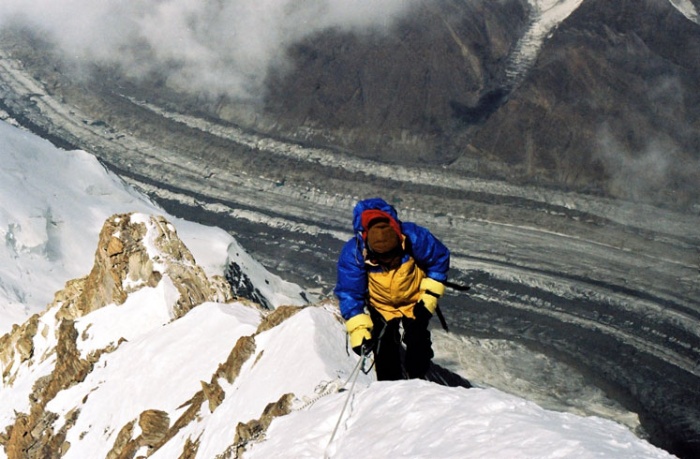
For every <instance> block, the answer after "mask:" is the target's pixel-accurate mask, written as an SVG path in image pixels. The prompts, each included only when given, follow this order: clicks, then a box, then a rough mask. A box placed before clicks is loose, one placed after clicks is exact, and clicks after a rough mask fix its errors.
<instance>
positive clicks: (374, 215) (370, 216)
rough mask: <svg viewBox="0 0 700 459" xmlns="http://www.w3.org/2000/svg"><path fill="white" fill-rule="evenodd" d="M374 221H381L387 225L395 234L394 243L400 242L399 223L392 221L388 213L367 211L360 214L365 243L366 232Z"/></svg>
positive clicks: (376, 210) (375, 210) (374, 210)
mask: <svg viewBox="0 0 700 459" xmlns="http://www.w3.org/2000/svg"><path fill="white" fill-rule="evenodd" d="M375 220H382V221H386V222H387V223H389V225H390V226H391V229H393V230H394V232H395V233H396V236H397V239H396V241H401V226H399V222H397V221H396V220H395V219H393V218H392V217H391V215H389V214H388V213H386V212H384V211H381V210H378V209H367V210H365V211H364V212H362V237H363V238H364V240H365V241H367V232H368V231H369V228H370V226H372V223H373V222H374V221H375ZM392 239H393V238H392Z"/></svg>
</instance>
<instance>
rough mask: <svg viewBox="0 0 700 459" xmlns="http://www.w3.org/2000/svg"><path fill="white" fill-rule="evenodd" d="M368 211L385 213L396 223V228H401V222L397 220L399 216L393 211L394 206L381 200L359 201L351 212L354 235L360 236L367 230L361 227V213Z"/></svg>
mask: <svg viewBox="0 0 700 459" xmlns="http://www.w3.org/2000/svg"><path fill="white" fill-rule="evenodd" d="M369 209H376V210H381V211H382V212H384V213H386V214H387V215H389V216H390V217H391V218H393V219H394V220H395V221H396V223H398V226H401V220H399V216H398V214H397V213H396V209H394V206H392V205H391V204H389V203H388V202H386V201H385V200H383V199H382V198H370V199H364V200H362V201H359V202H358V203H357V204H356V205H355V209H354V210H353V219H352V227H353V230H354V231H355V234H358V233H359V234H362V233H364V232H365V230H366V229H367V228H365V227H364V226H363V225H362V212H364V211H365V210H369Z"/></svg>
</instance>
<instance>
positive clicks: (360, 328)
mask: <svg viewBox="0 0 700 459" xmlns="http://www.w3.org/2000/svg"><path fill="white" fill-rule="evenodd" d="M372 326H373V324H372V318H371V317H370V316H369V314H358V315H356V316H352V317H350V318H349V319H348V321H347V322H345V328H347V330H348V334H349V335H350V347H351V348H353V349H355V348H358V349H359V348H360V347H361V346H362V343H363V342H365V341H371V340H372Z"/></svg>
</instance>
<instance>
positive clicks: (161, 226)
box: [56, 214, 232, 318]
mask: <svg viewBox="0 0 700 459" xmlns="http://www.w3.org/2000/svg"><path fill="white" fill-rule="evenodd" d="M149 250H155V251H157V253H153V254H151V253H149ZM164 275H167V276H169V278H170V279H171V280H172V282H173V284H174V285H175V287H176V288H177V289H178V291H179V292H180V298H179V300H178V301H177V303H176V304H175V305H174V306H173V311H172V315H173V318H177V317H180V316H182V315H183V314H185V313H187V311H189V310H190V309H192V308H193V307H194V306H196V305H198V304H201V303H203V302H205V301H219V302H226V301H229V300H230V299H231V298H232V296H231V293H230V288H228V287H227V286H226V285H225V284H224V282H223V281H222V280H221V279H216V280H215V281H214V282H212V281H210V279H209V278H208V277H207V275H206V274H205V273H204V270H203V269H202V268H201V267H200V266H199V265H197V263H196V262H195V259H194V257H193V256H192V253H191V252H190V251H189V249H187V247H185V245H184V244H183V243H182V241H181V240H180V238H179V237H178V236H177V233H176V231H175V228H174V227H173V226H172V225H171V224H170V223H169V222H168V221H167V220H166V219H165V218H163V217H160V216H151V217H147V218H144V217H140V216H138V215H137V216H134V215H133V214H123V215H114V216H112V217H110V218H109V219H108V220H107V221H106V222H105V224H104V226H103V228H102V231H101V232H100V239H99V243H98V249H97V251H96V252H95V264H94V266H93V268H92V271H91V272H90V274H89V275H88V276H87V277H86V278H84V279H80V280H78V281H75V283H74V284H73V285H71V286H70V289H69V291H68V292H61V293H59V294H57V296H56V301H59V300H62V302H63V304H62V307H61V312H60V313H59V317H72V318H76V317H82V316H84V315H85V314H88V313H90V312H92V311H94V310H96V309H99V308H101V307H104V306H105V305H107V304H110V303H116V304H122V303H123V302H124V301H125V300H126V298H127V296H128V294H129V293H131V292H133V291H136V290H139V289H140V288H142V287H155V286H156V285H158V283H159V282H160V280H161V279H162V278H163V276H164ZM75 284H80V285H75ZM66 300H67V301H66Z"/></svg>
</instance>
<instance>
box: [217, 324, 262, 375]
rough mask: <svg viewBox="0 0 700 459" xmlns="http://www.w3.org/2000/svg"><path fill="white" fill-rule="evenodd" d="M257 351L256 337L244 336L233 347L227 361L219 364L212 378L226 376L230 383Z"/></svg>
mask: <svg viewBox="0 0 700 459" xmlns="http://www.w3.org/2000/svg"><path fill="white" fill-rule="evenodd" d="M254 353H255V337H254V336H242V337H241V338H239V339H238V341H236V345H235V346H233V349H231V353H230V354H229V356H228V358H227V359H226V362H224V363H222V364H221V365H219V368H217V370H216V373H214V376H213V377H212V380H214V379H216V378H225V379H226V381H228V383H229V384H231V383H233V381H235V379H236V378H237V377H238V375H239V374H240V372H241V367H243V364H244V363H245V362H246V361H247V360H248V359H249V358H250V357H251V356H252V355H253V354H254Z"/></svg>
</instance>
